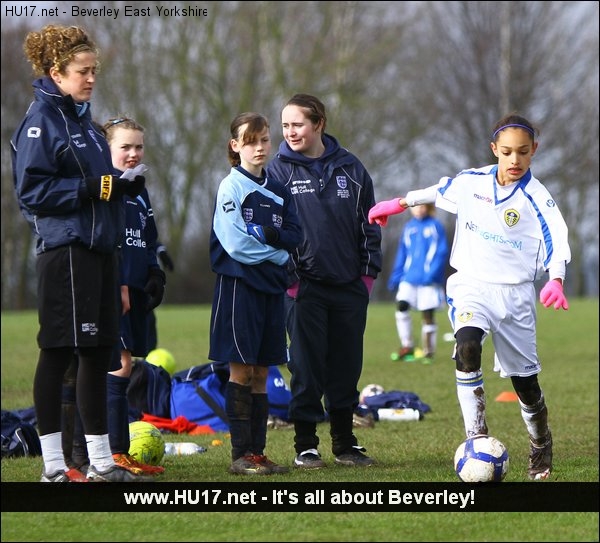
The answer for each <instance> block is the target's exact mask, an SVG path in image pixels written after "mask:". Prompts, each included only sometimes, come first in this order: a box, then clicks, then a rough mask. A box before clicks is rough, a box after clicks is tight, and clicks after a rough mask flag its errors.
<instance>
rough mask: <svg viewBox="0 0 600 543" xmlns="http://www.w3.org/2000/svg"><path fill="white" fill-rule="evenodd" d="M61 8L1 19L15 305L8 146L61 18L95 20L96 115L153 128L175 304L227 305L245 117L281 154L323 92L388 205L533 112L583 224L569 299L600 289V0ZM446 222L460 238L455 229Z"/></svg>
mask: <svg viewBox="0 0 600 543" xmlns="http://www.w3.org/2000/svg"><path fill="white" fill-rule="evenodd" d="M57 4H58V5H59V10H58V11H59V16H58V17H56V18H53V19H52V21H47V20H42V19H40V18H23V17H19V18H16V17H10V18H8V17H6V16H5V14H4V13H3V14H2V29H1V39H2V50H1V55H2V66H1V69H0V71H1V74H2V128H1V130H2V136H3V139H2V141H3V145H2V148H1V149H2V151H1V177H2V189H1V190H2V216H1V219H0V220H1V221H2V238H1V244H2V275H1V277H2V309H21V308H28V307H34V306H35V292H36V286H35V274H34V261H35V259H34V256H33V247H34V243H33V237H32V235H31V232H30V231H29V229H28V227H27V225H26V223H25V221H24V219H23V218H22V217H21V216H20V212H19V210H18V207H17V204H16V200H15V197H14V188H13V182H12V173H11V164H10V145H9V140H10V137H11V135H12V133H13V131H14V129H15V127H16V126H17V125H18V123H19V122H20V120H21V118H22V116H23V115H24V113H25V111H26V109H27V106H28V104H29V102H30V101H31V97H32V91H31V82H32V80H33V75H32V73H31V70H30V67H29V65H28V63H27V62H26V60H25V58H24V54H23V50H22V44H23V40H24V37H25V34H26V33H27V32H28V31H29V30H32V29H37V28H39V27H41V25H43V24H45V23H46V22H59V23H63V24H65V23H67V24H78V25H81V26H83V27H84V28H86V29H87V30H88V31H89V32H90V34H91V36H92V37H93V38H94V40H95V41H96V42H97V44H98V46H99V48H100V60H101V71H100V74H99V76H98V80H97V84H96V88H95V91H94V95H93V98H92V113H93V116H94V118H95V119H97V120H98V121H99V122H104V121H106V120H107V119H108V118H109V117H115V116H117V115H123V114H124V115H128V116H131V117H133V118H135V119H136V120H137V121H138V122H140V123H141V124H142V125H143V126H144V127H145V128H146V137H145V143H146V156H145V162H146V163H147V164H148V165H149V166H150V171H149V172H148V175H147V186H148V188H149V190H150V195H151V198H152V202H153V207H154V211H155V214H156V217H157V223H158V227H159V231H160V237H161V241H162V242H163V243H164V244H165V245H166V246H167V247H168V250H169V253H170V254H171V255H172V257H173V258H174V260H175V264H176V271H175V273H173V274H169V275H168V278H167V279H168V285H167V295H166V299H165V302H166V303H178V304H179V303H208V302H210V300H211V299H212V290H213V283H214V276H213V274H212V272H211V270H210V264H209V260H208V236H209V232H210V226H211V219H212V208H213V203H214V196H215V194H216V190H217V187H218V184H219V182H220V180H221V179H222V178H223V177H224V176H225V175H226V173H227V171H228V169H229V164H228V162H227V158H226V145H227V141H228V137H229V123H230V121H231V119H232V118H233V117H234V116H235V115H236V114H237V113H239V112H242V111H248V110H254V111H259V112H261V113H264V114H265V115H267V117H268V118H269V119H270V122H271V136H272V138H273V140H274V150H275V149H276V148H277V145H278V144H279V142H280V141H281V139H282V138H281V128H280V119H279V115H280V111H281V108H282V107H283V105H284V103H285V101H286V100H287V99H288V98H289V97H291V96H292V95H293V94H295V93H297V92H308V93H311V94H315V95H317V96H319V97H320V98H321V99H322V101H323V102H324V103H325V105H326V106H327V112H328V123H327V131H328V132H329V133H331V134H333V135H334V136H336V137H337V138H338V139H339V141H340V143H341V144H342V145H343V146H345V147H347V148H349V149H350V150H351V151H352V152H354V153H355V154H356V155H357V156H358V157H359V158H360V159H361V160H362V161H363V162H364V164H365V166H366V167H367V169H368V171H369V172H370V174H371V176H372V177H373V180H374V183H375V191H376V198H377V199H378V200H382V199H386V198H389V197H392V196H394V195H398V194H402V193H404V192H406V191H407V190H410V189H412V188H420V187H424V186H428V185H431V184H433V183H435V182H437V180H438V179H439V178H440V177H441V176H442V175H453V174H455V173H457V172H458V171H459V170H460V169H462V168H464V167H471V166H472V167H478V166H483V165H485V164H489V163H491V162H493V161H495V159H494V157H493V155H492V154H491V151H490V149H489V145H488V142H489V140H490V136H491V134H490V130H491V128H492V126H493V124H494V122H495V121H496V120H497V119H499V118H500V117H502V116H504V115H505V114H506V113H509V112H511V111H518V112H519V113H521V114H523V115H524V116H526V117H528V118H530V119H531V120H532V121H533V122H535V123H536V124H537V125H538V126H539V128H540V138H539V141H540V148H539V151H538V153H537V154H536V157H535V158H534V161H533V165H532V169H533V171H534V174H535V175H536V177H538V178H539V179H540V180H541V181H542V182H543V183H544V184H546V186H547V187H548V188H549V190H550V191H551V192H552V194H553V196H554V197H555V199H556V200H557V201H558V202H559V205H560V207H561V210H562V211H563V214H564V216H565V220H566V221H567V224H568V225H569V227H570V230H569V235H570V237H569V239H570V243H571V249H572V252H573V259H572V263H571V264H570V266H569V268H568V273H567V275H568V277H567V291H568V292H569V294H570V295H571V296H589V295H593V296H596V295H597V294H598V274H597V270H598V230H599V228H598V226H599V225H598V212H597V201H598V175H599V167H598V160H599V156H600V153H599V149H598V103H599V96H598V77H599V71H598V64H599V63H598V50H599V44H598V3H597V2H546V1H542V2H520V1H516V2H505V1H500V2H484V1H469V2H464V1H456V2H452V1H451V2H360V1H342V2H329V1H323V2H320V1H312V2H310V1H309V2H271V1H262V2H236V1H233V2H202V3H201V5H197V4H195V3H188V2H160V3H159V2H149V3H148V5H153V4H157V5H161V6H165V7H177V6H179V7H185V6H187V7H188V8H189V7H198V8H202V9H206V16H204V15H202V16H185V17H184V16H174V17H159V16H152V15H149V16H143V17H142V16H140V17H126V18H125V17H117V18H114V17H106V16H105V17H100V16H95V17H93V16H88V15H86V16H79V17H72V16H64V15H60V13H61V9H60V6H61V5H66V4H71V3H70V2H57ZM77 5H78V6H80V7H82V8H85V9H87V10H88V11H87V12H86V13H89V10H90V9H100V8H106V9H121V10H122V9H124V6H126V5H128V4H127V2H106V1H103V2H78V4H77ZM190 11H191V10H190ZM439 217H440V218H441V219H442V220H444V221H445V223H446V224H447V227H448V228H447V229H448V231H449V233H450V235H451V234H452V230H453V222H452V221H453V218H452V217H451V216H449V215H448V216H447V215H445V214H444V212H440V214H439ZM405 220H407V219H405V218H404V217H403V216H400V218H399V219H397V220H395V221H393V222H392V221H390V226H388V227H387V228H386V229H385V230H384V234H383V249H384V270H383V272H382V275H381V276H380V277H381V280H380V281H378V282H377V283H376V288H375V290H374V298H375V299H377V298H380V299H383V298H385V297H388V299H391V293H387V292H386V288H385V284H386V282H387V276H388V275H389V273H390V271H391V267H392V264H393V258H394V254H395V248H396V244H397V240H398V236H399V235H400V231H401V228H402V226H403V224H404V222H405Z"/></svg>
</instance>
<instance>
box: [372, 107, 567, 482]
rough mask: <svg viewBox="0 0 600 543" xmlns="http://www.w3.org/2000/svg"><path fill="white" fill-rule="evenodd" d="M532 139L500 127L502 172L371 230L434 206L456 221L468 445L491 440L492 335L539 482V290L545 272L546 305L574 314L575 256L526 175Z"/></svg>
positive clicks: (542, 419) (456, 181) (452, 287)
mask: <svg viewBox="0 0 600 543" xmlns="http://www.w3.org/2000/svg"><path fill="white" fill-rule="evenodd" d="M535 136H536V129H535V128H534V127H533V126H532V124H531V123H530V122H529V121H528V120H527V119H525V118H524V117H522V116H520V115H516V114H512V115H508V116H506V117H504V118H503V119H501V120H500V121H498V123H496V125H495V127H494V129H493V135H492V141H491V144H490V145H491V149H492V152H493V153H494V155H495V156H496V157H497V158H498V163H497V164H493V165H489V166H485V167H483V168H477V169H468V170H463V171H461V172H460V173H459V174H458V175H457V176H456V177H454V178H451V177H442V178H441V179H440V181H439V183H438V184H437V185H434V186H432V187H429V188H426V189H422V190H415V191H410V192H408V194H407V195H406V197H405V198H399V199H394V200H388V201H384V202H379V203H378V204H376V205H375V206H374V207H373V208H372V209H371V211H370V212H369V220H370V221H372V222H376V223H378V224H380V225H381V226H385V224H386V223H387V219H388V216H389V215H392V214H395V213H401V212H402V211H404V210H405V209H406V208H407V207H412V206H414V205H418V204H423V203H432V202H435V204H436V206H437V207H439V208H441V209H445V210H446V211H448V212H450V213H453V214H456V217H457V221H456V232H455V236H454V244H453V247H452V252H451V257H450V265H451V266H452V267H453V268H455V269H456V270H457V271H456V273H454V274H453V275H451V276H450V278H449V279H448V282H447V285H446V291H447V300H448V305H449V310H448V314H449V317H450V321H451V323H452V326H453V328H454V336H455V338H456V346H455V350H454V351H455V352H454V359H455V361H456V388H457V393H458V400H459V403H460V407H461V411H462V416H463V421H464V425H465V431H466V435H467V437H471V436H474V435H478V434H487V433H488V426H487V422H486V417H485V394H484V387H483V373H482V370H481V350H482V349H481V347H482V343H483V341H484V340H485V338H486V337H487V336H488V335H489V334H491V336H492V341H493V343H494V348H495V356H494V371H497V372H499V373H500V376H501V377H504V378H506V377H510V379H511V381H512V384H513V388H514V389H515V392H516V393H517V395H518V397H519V404H520V407H521V415H522V418H523V420H524V422H525V426H526V427H527V431H528V433H529V440H530V444H531V447H530V455H529V466H528V475H529V478H530V479H533V480H543V479H547V478H548V477H549V475H550V472H551V470H552V434H551V432H550V428H549V425H548V409H547V407H546V401H545V398H544V394H543V392H542V390H541V388H540V385H539V383H538V373H539V372H540V371H541V366H540V362H539V359H538V354H537V342H536V307H535V298H536V297H535V285H534V282H535V281H536V280H538V279H539V278H540V277H541V276H542V274H544V273H546V272H547V273H548V277H549V280H548V282H547V283H546V284H545V286H544V287H543V288H542V290H541V292H540V302H541V303H542V304H543V305H544V306H545V307H550V306H551V305H553V306H554V308H555V309H560V308H563V309H565V310H566V309H568V308H569V304H568V302H567V298H566V296H565V294H564V292H563V281H564V279H565V274H566V266H567V264H568V263H569V262H570V260H571V251H570V248H569V243H568V229H567V225H566V224H565V221H564V219H563V217H562V214H561V213H560V211H559V209H558V206H557V205H556V202H555V201H554V199H553V198H552V196H551V195H550V193H549V192H548V190H547V189H546V188H545V187H544V186H543V185H542V184H541V182H540V181H539V180H538V179H536V178H535V177H534V176H533V174H532V173H531V170H530V165H531V160H532V157H533V156H534V154H535V152H536V151H537V148H538V142H537V141H536V137H535Z"/></svg>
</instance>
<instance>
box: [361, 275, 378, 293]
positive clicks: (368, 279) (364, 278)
mask: <svg viewBox="0 0 600 543" xmlns="http://www.w3.org/2000/svg"><path fill="white" fill-rule="evenodd" d="M360 278H361V279H362V282H363V283H364V284H365V287H367V290H368V291H369V296H371V291H372V290H373V283H374V282H375V278H374V277H371V276H370V275H361V276H360Z"/></svg>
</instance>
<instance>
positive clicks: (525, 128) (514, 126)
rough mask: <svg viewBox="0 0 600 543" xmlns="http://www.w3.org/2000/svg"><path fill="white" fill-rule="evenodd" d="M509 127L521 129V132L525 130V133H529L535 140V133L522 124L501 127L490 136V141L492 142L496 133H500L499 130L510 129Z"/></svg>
mask: <svg viewBox="0 0 600 543" xmlns="http://www.w3.org/2000/svg"><path fill="white" fill-rule="evenodd" d="M511 127H513V128H522V129H523V130H527V132H529V133H530V134H531V135H532V136H533V137H534V138H535V133H534V132H533V130H532V129H531V128H529V127H528V126H525V125H524V124H505V125H504V126H501V127H500V128H498V130H496V131H495V132H494V134H493V135H492V141H494V140H495V139H496V136H497V135H498V132H500V131H501V130H504V129H505V128H511Z"/></svg>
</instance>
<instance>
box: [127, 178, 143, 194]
mask: <svg viewBox="0 0 600 543" xmlns="http://www.w3.org/2000/svg"><path fill="white" fill-rule="evenodd" d="M145 186H146V178H145V177H144V176H143V175H136V176H135V177H134V179H133V181H128V182H127V186H126V187H125V194H127V196H130V197H131V198H135V197H136V196H139V195H140V194H141V193H142V191H143V190H144V187H145Z"/></svg>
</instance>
